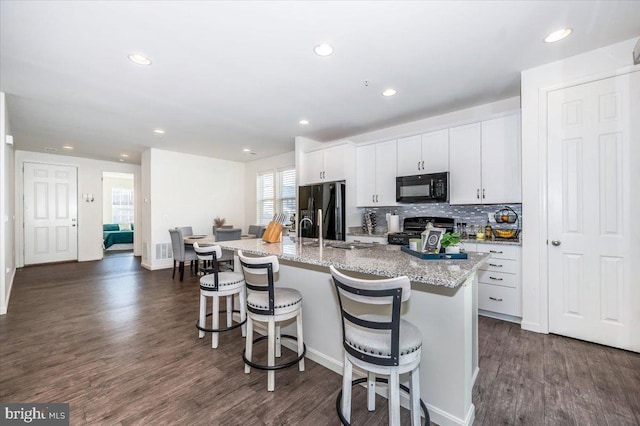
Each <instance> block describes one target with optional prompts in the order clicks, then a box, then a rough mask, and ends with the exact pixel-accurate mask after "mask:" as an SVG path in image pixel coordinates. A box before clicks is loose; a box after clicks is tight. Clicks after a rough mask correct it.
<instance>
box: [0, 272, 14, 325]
mask: <svg viewBox="0 0 640 426" xmlns="http://www.w3.org/2000/svg"><path fill="white" fill-rule="evenodd" d="M15 278H16V268H13V271H12V272H11V275H10V276H9V281H8V282H6V283H5V285H6V286H7V290H6V291H7V299H6V300H5V304H4V306H0V315H6V314H7V311H8V310H9V299H10V298H11V289H12V288H13V281H14V280H15Z"/></svg>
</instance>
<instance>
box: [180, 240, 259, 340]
mask: <svg viewBox="0 0 640 426" xmlns="http://www.w3.org/2000/svg"><path fill="white" fill-rule="evenodd" d="M193 249H194V251H195V253H196V255H197V256H198V260H199V261H203V262H204V264H205V268H204V269H202V270H201V271H202V272H204V273H205V275H204V276H202V277H201V278H200V316H199V318H198V323H197V324H196V328H197V329H198V330H199V331H198V337H199V338H201V339H202V338H203V337H204V335H205V332H209V333H211V347H212V348H217V347H218V333H220V332H222V331H229V330H233V329H234V328H237V327H240V326H242V336H243V337H245V336H246V325H245V324H246V322H247V312H246V307H245V284H244V277H243V276H242V274H240V273H237V272H220V271H218V260H217V259H218V257H219V256H221V255H222V250H221V248H220V246H217V245H212V246H203V247H201V246H200V245H199V244H198V243H194V244H193ZM207 264H210V265H211V268H210V269H207V268H206V265H207ZM236 294H237V295H238V299H239V303H240V307H239V310H235V311H234V310H233V298H234V296H235V295H236ZM223 296H224V297H226V299H227V309H226V310H225V311H222V312H220V297H223ZM207 297H211V298H212V305H213V307H212V309H211V314H207V313H206V312H207ZM225 312H226V314H227V326H226V327H225V328H220V319H219V314H220V313H225ZM233 312H237V313H239V314H240V322H237V323H236V324H233ZM208 316H211V328H207V326H206V319H207V317H208Z"/></svg>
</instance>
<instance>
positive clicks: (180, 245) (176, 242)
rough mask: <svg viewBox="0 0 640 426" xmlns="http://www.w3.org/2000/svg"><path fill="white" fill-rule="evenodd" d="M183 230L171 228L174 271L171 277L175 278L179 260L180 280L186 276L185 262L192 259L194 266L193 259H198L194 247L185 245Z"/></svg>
mask: <svg viewBox="0 0 640 426" xmlns="http://www.w3.org/2000/svg"><path fill="white" fill-rule="evenodd" d="M182 232H183V231H182V228H175V229H169V235H170V236H171V250H172V251H173V273H172V274H171V278H172V279H173V278H175V276H176V262H179V263H180V266H179V271H180V281H182V279H183V278H184V262H186V261H190V262H191V264H190V265H191V267H193V261H194V260H196V261H197V260H198V257H197V256H196V252H195V251H193V247H187V246H185V244H184V234H183V233H182ZM191 235H193V234H191Z"/></svg>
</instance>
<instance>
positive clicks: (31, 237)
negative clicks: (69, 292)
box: [24, 163, 78, 265]
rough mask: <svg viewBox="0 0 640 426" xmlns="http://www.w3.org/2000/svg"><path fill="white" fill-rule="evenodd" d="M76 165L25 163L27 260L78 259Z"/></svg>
mask: <svg viewBox="0 0 640 426" xmlns="http://www.w3.org/2000/svg"><path fill="white" fill-rule="evenodd" d="M77 185H78V184H77V170H76V168H75V167H70V166H59V165H53V164H39V163H24V263H25V265H31V264H34V263H48V262H61V261H65V260H77V259H78V227H77V212H78V190H77Z"/></svg>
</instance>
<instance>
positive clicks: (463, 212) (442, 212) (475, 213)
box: [360, 203, 522, 233]
mask: <svg viewBox="0 0 640 426" xmlns="http://www.w3.org/2000/svg"><path fill="white" fill-rule="evenodd" d="M506 205H508V206H509V207H511V208H512V209H513V210H514V211H515V212H516V213H517V214H518V218H519V222H520V228H521V229H522V204H506ZM504 207H505V204H483V205H461V206H452V205H450V204H449V203H427V204H401V205H399V206H395V207H369V208H362V209H360V211H361V213H365V212H373V213H374V214H375V215H376V225H377V226H376V232H378V233H380V232H386V228H387V222H386V219H385V216H386V214H387V213H395V214H398V215H400V223H401V224H402V222H403V220H404V218H406V217H415V216H438V217H453V218H455V219H456V223H460V222H465V223H466V224H467V226H469V225H475V226H478V225H482V226H484V225H486V223H487V215H488V214H489V213H491V214H493V213H495V212H497V211H498V210H501V209H503V208H504ZM492 225H494V224H492ZM505 225H506V224H505ZM401 226H402V225H401Z"/></svg>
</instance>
